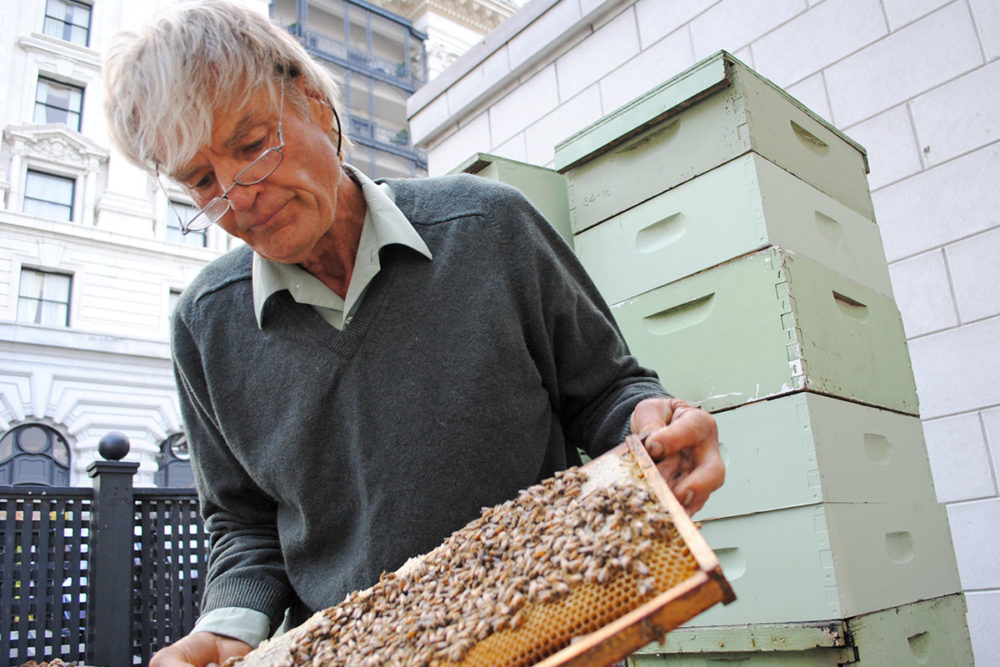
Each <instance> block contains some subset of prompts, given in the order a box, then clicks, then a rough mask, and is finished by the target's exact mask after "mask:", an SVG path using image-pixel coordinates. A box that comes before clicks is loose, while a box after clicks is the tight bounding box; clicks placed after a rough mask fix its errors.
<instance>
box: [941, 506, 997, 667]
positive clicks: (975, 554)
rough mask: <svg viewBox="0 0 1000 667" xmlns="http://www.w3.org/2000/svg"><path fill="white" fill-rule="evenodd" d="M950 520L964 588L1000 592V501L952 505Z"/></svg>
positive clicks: (949, 508) (949, 513)
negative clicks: (999, 553)
mask: <svg viewBox="0 0 1000 667" xmlns="http://www.w3.org/2000/svg"><path fill="white" fill-rule="evenodd" d="M948 519H949V522H950V523H951V535H952V539H953V541H954V543H955V556H956V557H957V560H958V573H959V576H960V577H961V579H962V588H964V589H965V590H969V589H990V588H1000V558H995V557H994V556H995V554H996V553H997V552H998V551H1000V499H996V498H993V499H990V500H982V501H978V502H973V503H960V504H957V505H949V506H948ZM993 631H994V632H996V624H995V623H994V626H993ZM993 657H994V658H995V657H996V656H995V655H994V656H993Z"/></svg>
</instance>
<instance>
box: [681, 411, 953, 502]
mask: <svg viewBox="0 0 1000 667" xmlns="http://www.w3.org/2000/svg"><path fill="white" fill-rule="evenodd" d="M715 418H716V419H717V420H718V424H719V440H720V443H721V445H720V446H721V448H722V452H723V459H724V461H725V463H726V483H725V484H724V485H723V486H722V488H721V489H719V490H718V491H716V492H715V493H713V494H712V495H711V497H710V498H709V499H708V503H706V505H705V507H704V509H702V511H701V513H700V514H699V516H700V517H701V518H702V519H711V518H720V517H730V516H737V515H741V514H752V513H755V512H766V511H770V510H776V509H785V508H788V507H798V506H802V505H812V504H815V503H819V502H834V503H933V502H935V501H936V497H935V495H934V482H933V479H932V477H931V469H930V462H929V460H928V458H927V449H926V445H925V443H924V437H923V428H922V425H921V422H920V418H919V417H915V416H912V415H904V414H899V413H898V412H892V411H890V410H882V409H879V408H873V407H869V406H866V405H859V404H857V403H852V402H849V401H843V400H840V399H835V398H830V397H828V396H821V395H819V394H812V393H809V392H799V393H796V394H791V395H788V396H782V397H780V398H774V399H771V400H769V401H761V402H759V403H753V404H750V405H744V406H742V407H739V408H734V409H732V410H725V411H723V412H719V413H716V414H715Z"/></svg>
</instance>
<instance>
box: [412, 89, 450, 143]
mask: <svg viewBox="0 0 1000 667" xmlns="http://www.w3.org/2000/svg"><path fill="white" fill-rule="evenodd" d="M406 111H407V114H410V113H413V115H412V116H410V117H409V123H410V135H411V136H412V137H413V141H414V143H419V142H421V141H423V139H424V138H426V137H427V135H428V134H430V133H431V132H433V131H435V130H436V129H437V128H439V127H441V126H442V125H444V124H445V123H448V122H449V121H450V119H451V114H450V113H449V111H448V100H447V98H445V96H444V95H441V96H439V97H437V98H436V99H435V100H434V101H433V102H431V103H430V104H428V105H426V106H425V107H424V108H422V109H420V110H419V111H416V112H415V113H414V110H412V109H410V108H407V110H406Z"/></svg>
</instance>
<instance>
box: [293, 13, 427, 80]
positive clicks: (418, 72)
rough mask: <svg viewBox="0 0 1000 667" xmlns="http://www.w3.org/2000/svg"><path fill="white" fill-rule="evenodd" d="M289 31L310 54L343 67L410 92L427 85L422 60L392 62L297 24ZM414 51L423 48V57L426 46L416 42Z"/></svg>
mask: <svg viewBox="0 0 1000 667" xmlns="http://www.w3.org/2000/svg"><path fill="white" fill-rule="evenodd" d="M286 30H288V31H289V32H290V33H292V34H293V35H295V36H296V37H297V38H298V40H299V41H300V42H301V43H302V45H303V46H304V47H305V48H306V50H307V51H309V52H310V53H311V54H313V55H315V56H318V57H319V58H322V59H324V60H328V61H332V62H335V63H337V64H339V65H341V66H342V67H347V68H349V69H354V70H357V71H361V72H364V73H366V74H368V75H370V76H373V77H375V78H376V79H380V80H382V81H386V82H388V83H392V84H395V85H398V86H400V87H401V88H404V89H405V90H407V91H409V92H411V93H412V92H413V91H415V90H416V89H417V88H419V87H420V86H422V85H423V84H424V83H426V80H425V76H424V71H423V70H424V68H423V65H422V63H423V58H422V57H418V58H416V59H412V58H411V60H415V61H416V62H406V61H398V62H392V61H390V60H386V59H384V58H380V57H378V56H376V55H373V54H370V53H365V52H364V51H360V50H358V49H356V48H354V47H352V46H350V45H349V44H347V43H346V42H343V41H341V40H339V39H334V38H332V37H328V36H327V35H323V34H320V33H318V32H315V31H312V30H306V29H302V28H299V27H298V26H295V25H291V26H287V27H286ZM414 48H416V49H420V54H421V55H422V53H423V44H422V43H421V42H416V41H415V42H414Z"/></svg>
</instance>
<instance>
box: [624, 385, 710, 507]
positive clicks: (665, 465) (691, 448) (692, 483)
mask: <svg viewBox="0 0 1000 667" xmlns="http://www.w3.org/2000/svg"><path fill="white" fill-rule="evenodd" d="M631 426H632V433H634V434H636V435H638V436H639V437H640V438H641V439H642V441H643V444H644V445H645V446H646V451H648V452H649V456H650V458H652V459H653V461H654V462H655V463H656V467H657V469H658V470H659V471H660V474H661V475H662V476H663V479H665V480H666V481H667V484H668V485H669V486H670V488H671V490H672V491H673V492H674V495H675V496H677V500H679V501H680V502H681V504H682V505H684V508H685V509H686V510H687V511H688V514H694V513H695V512H697V511H698V510H700V509H701V508H702V506H704V504H705V501H707V500H708V496H709V494H711V493H712V492H713V491H715V490H716V489H718V488H719V487H720V486H722V482H723V480H724V479H725V478H726V467H725V465H724V464H723V463H722V455H721V454H720V453H719V428H718V426H717V425H716V423H715V417H713V416H712V415H711V414H709V413H708V412H705V411H704V410H701V409H700V408H695V407H693V406H691V405H690V404H689V403H686V402H685V401H682V400H680V399H678V398H647V399H645V400H644V401H642V402H640V403H639V404H638V405H637V406H635V410H634V411H633V412H632V421H631Z"/></svg>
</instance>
